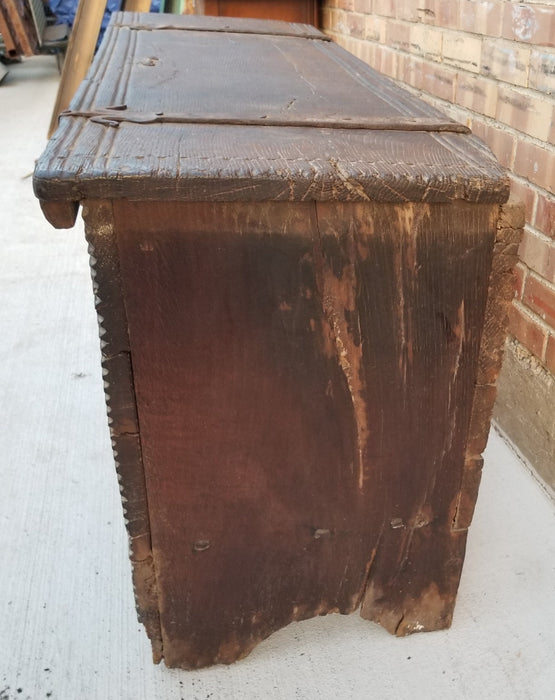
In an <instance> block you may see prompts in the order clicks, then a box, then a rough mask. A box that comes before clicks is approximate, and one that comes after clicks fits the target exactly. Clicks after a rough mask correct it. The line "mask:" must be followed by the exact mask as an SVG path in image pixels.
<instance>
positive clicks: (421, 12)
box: [416, 0, 439, 24]
mask: <svg viewBox="0 0 555 700" xmlns="http://www.w3.org/2000/svg"><path fill="white" fill-rule="evenodd" d="M416 11H417V12H418V18H419V20H420V21H421V22H424V23H426V24H438V23H439V17H438V16H436V3H435V0H421V2H419V3H418V7H417V9H416Z"/></svg>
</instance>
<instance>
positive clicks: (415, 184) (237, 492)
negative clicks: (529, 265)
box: [34, 13, 522, 668]
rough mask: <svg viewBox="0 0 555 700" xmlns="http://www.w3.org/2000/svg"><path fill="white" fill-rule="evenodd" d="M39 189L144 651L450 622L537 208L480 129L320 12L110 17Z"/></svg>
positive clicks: (207, 660) (226, 657)
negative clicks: (62, 259) (85, 256)
mask: <svg viewBox="0 0 555 700" xmlns="http://www.w3.org/2000/svg"><path fill="white" fill-rule="evenodd" d="M34 184H35V191H36V194H37V196H38V197H39V199H40V200H41V205H42V208H43V211H44V213H45V215H46V217H47V218H48V220H49V221H50V222H51V223H52V224H53V225H54V226H56V227H70V226H72V225H73V224H74V221H75V216H76V212H77V209H78V206H79V204H81V206H82V211H83V216H84V219H85V224H86V236H87V239H88V241H89V243H90V255H91V267H92V277H93V286H94V291H95V297H96V308H97V311H98V317H99V322H100V337H101V345H102V357H103V360H102V364H103V372H104V379H105V386H106V401H107V404H108V413H109V422H110V430H111V434H112V440H113V445H114V454H115V460H116V469H117V472H118V476H119V480H120V483H121V491H122V495H123V504H124V511H125V516H126V523H127V530H128V533H129V539H130V544H131V559H132V562H133V582H134V588H135V596H136V601H137V608H138V611H139V616H140V619H141V620H142V621H143V623H144V625H145V627H146V630H147V633H148V635H149V637H150V639H151V641H152V647H153V651H154V658H155V660H156V661H159V660H160V659H161V658H163V659H164V660H165V662H166V664H167V665H168V666H180V667H184V668H196V667H200V666H206V665H209V664H214V663H229V662H232V661H234V660H236V659H238V658H240V657H243V656H245V655H246V654H248V653H249V651H250V650H251V649H252V648H253V647H254V646H255V645H256V644H257V643H258V642H260V641H261V640H262V639H264V638H265V637H267V636H268V635H269V634H270V633H271V632H273V631H275V630H277V629H278V628H281V627H283V626H284V625H287V624H288V623H290V622H291V621H292V620H302V619H305V618H309V617H312V616H314V615H322V614H324V613H329V612H340V613H350V612H352V611H354V610H356V609H357V608H360V611H361V614H362V616H363V617H364V618H367V619H370V620H376V621H377V622H379V623H381V624H382V625H383V626H384V627H386V628H387V629H388V630H389V631H390V632H392V633H395V634H397V635H404V634H408V633H410V632H416V631H420V630H422V631H423V630H434V629H438V628H443V627H447V626H448V625H449V624H450V622H451V617H452V612H453V606H454V602H455V597H456V591H457V586H458V582H459V577H460V574H461V567H462V563H463V558H464V550H465V541H466V535H467V528H468V526H469V523H470V520H471V517H472V512H473V507H474V502H475V500H476V495H477V489H478V482H479V480H480V470H481V466H482V459H481V456H480V455H481V453H482V451H483V449H484V447H485V443H486V439H487V433H488V429H489V422H490V416H491V410H492V405H493V401H494V396H495V380H496V376H497V374H498V371H499V367H500V362H501V354H502V346H503V340H504V326H505V317H506V307H507V304H508V302H509V299H510V297H511V291H512V290H511V285H512V279H511V277H512V272H511V269H512V266H513V264H514V261H515V253H516V247H517V243H518V238H519V227H520V226H522V213H521V211H520V208H519V207H518V206H517V205H507V204H504V203H505V202H506V200H507V198H508V195H509V185H508V180H507V177H506V176H505V174H504V172H503V171H502V169H501V168H500V167H499V166H498V164H497V163H496V161H495V159H494V158H493V156H492V155H491V153H490V152H489V151H488V149H487V148H486V147H485V146H484V144H483V143H481V142H480V141H479V140H478V139H477V138H475V137H474V136H472V135H471V133H470V132H469V130H468V129H467V128H466V127H465V126H462V125H460V124H457V123H455V122H453V121H452V120H450V119H448V118H446V117H445V116H444V115H443V114H441V113H440V112H438V111H436V110H435V109H433V108H432V107H430V106H428V105H427V104H424V103H423V102H421V101H419V100H418V99H416V98H415V97H413V96H412V95H411V94H409V93H407V92H405V91H403V90H402V89H400V88H399V87H397V86H395V85H394V84H393V83H392V82H390V81H389V80H388V79H386V78H384V77H383V76H381V75H380V74H378V73H376V72H375V71H374V70H372V69H371V68H369V67H368V66H366V65H365V64H363V63H361V62H360V61H358V60H357V59H355V58H354V57H352V56H351V55H350V54H349V53H347V52H346V51H344V50H343V49H341V48H339V47H338V46H337V45H335V44H334V43H332V42H331V41H329V40H328V38H327V37H326V36H325V35H323V34H321V33H320V32H318V31H317V30H316V29H314V28H313V27H310V26H308V25H298V24H286V23H280V22H271V21H268V22H266V21H263V20H237V19H235V20H232V19H228V18H219V17H213V18H211V17H199V16H169V15H167V16H163V15H147V14H144V15H137V14H133V13H120V14H116V15H114V16H113V19H112V23H111V25H110V27H109V29H108V31H107V34H106V38H105V40H104V43H103V45H102V48H101V49H100V51H99V54H98V55H97V57H96V59H95V62H94V64H93V67H92V69H91V71H90V73H89V75H88V77H87V78H86V80H85V81H84V83H83V84H82V86H81V88H80V90H79V92H78V94H77V95H76V97H75V99H74V100H73V102H72V104H71V107H70V109H69V110H68V111H66V112H64V113H63V114H62V115H61V117H60V124H59V127H58V130H57V131H56V133H55V135H54V136H53V138H52V139H51V141H50V142H49V145H48V147H47V149H46V151H45V152H44V154H43V155H42V157H41V158H40V160H39V162H38V164H37V168H36V172H35V179H34Z"/></svg>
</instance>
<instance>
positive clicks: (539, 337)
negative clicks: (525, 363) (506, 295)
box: [509, 301, 547, 360]
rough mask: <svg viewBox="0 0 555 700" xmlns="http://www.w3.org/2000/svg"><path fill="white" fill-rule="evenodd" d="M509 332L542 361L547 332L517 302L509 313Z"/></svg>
mask: <svg viewBox="0 0 555 700" xmlns="http://www.w3.org/2000/svg"><path fill="white" fill-rule="evenodd" d="M509 331H510V333H511V334H512V335H514V337H515V338H516V339H517V340H518V341H519V342H520V343H522V345H524V347H526V348H527V349H528V350H529V351H530V352H531V353H532V354H533V355H535V356H536V357H538V358H539V359H540V360H542V359H543V357H544V348H545V344H546V341H547V330H546V328H545V327H544V326H542V325H541V323H539V322H538V321H537V320H536V319H535V318H534V315H533V314H532V313H531V312H529V311H527V310H526V308H525V307H524V306H523V304H521V303H520V302H518V301H515V302H513V304H512V306H511V309H510V311H509Z"/></svg>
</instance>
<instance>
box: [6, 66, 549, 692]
mask: <svg viewBox="0 0 555 700" xmlns="http://www.w3.org/2000/svg"><path fill="white" fill-rule="evenodd" d="M57 81H58V74H57V71H56V63H55V59H54V58H53V57H37V58H33V59H29V60H26V61H24V62H23V63H22V64H21V65H15V66H10V72H9V75H8V76H6V78H5V80H4V82H3V84H2V85H1V86H0V107H1V109H0V125H1V126H0V204H1V209H0V211H1V216H2V226H1V227H0V236H1V245H0V302H1V303H0V328H1V336H0V357H1V361H0V397H1V407H2V420H1V421H0V484H1V486H2V487H1V488H0V553H1V559H0V561H1V566H0V592H1V596H0V611H1V612H0V623H1V624H0V700H8V699H10V700H12V699H15V698H18V699H20V700H23V699H24V698H29V699H32V700H36V699H37V698H46V697H51V698H61V699H63V700H66V699H67V700H73V699H74V698H79V699H82V700H97V699H98V700H141V699H145V700H152V699H160V700H166V699H168V700H170V699H171V700H174V699H176V700H177V699H179V698H186V699H187V700H201V699H202V700H205V699H208V698H213V699H223V700H226V699H228V698H229V699H230V700H251V699H252V700H259V699H261V698H270V699H274V698H275V699H276V700H293V699H302V700H304V699H306V700H312V699H313V698H321V699H322V700H327V699H329V700H338V699H340V700H342V699H346V700H348V699H351V698H352V699H355V700H358V699H361V700H362V699H366V698H377V699H378V700H382V699H386V700H387V699H391V700H398V699H399V700H404V699H407V700H408V699H409V698H410V699H411V700H414V699H415V698H416V699H418V698H427V699H436V698H437V699H438V700H439V699H440V698H442V699H443V698H449V699H451V698H454V699H459V698H460V699H464V700H484V699H486V700H487V699H489V698H491V699H495V700H498V699H503V700H510V699H512V698H516V699H519V700H520V699H530V700H550V699H551V698H553V697H555V690H554V688H555V507H554V504H553V502H552V501H551V500H550V499H549V498H548V497H547V495H546V494H545V492H544V491H542V489H541V488H540V487H539V486H538V484H537V483H536V481H535V480H534V479H533V478H532V476H531V475H530V473H529V472H528V471H527V469H526V468H525V467H524V466H523V465H522V464H521V463H520V461H519V460H518V459H517V458H516V457H515V454H514V453H513V452H512V451H511V449H510V448H509V447H508V446H507V444H506V443H505V442H504V441H503V440H502V439H501V438H500V437H499V436H498V435H497V434H495V433H493V434H492V435H491V438H490V442H489V445H488V449H487V454H486V466H485V472H484V478H483V482H482V488H481V492H480V497H479V501H478V507H477V511H476V517H475V520H474V523H473V525H472V528H471V531H470V537H469V543H468V553H467V560H466V563H465V568H464V573H463V578H462V582H461V587H460V592H459V600H458V606H457V610H456V614H455V619H454V624H453V627H452V628H451V629H450V630H448V631H445V632H436V633H431V634H424V635H414V636H412V637H408V638H405V639H396V638H394V637H391V636H389V635H388V634H387V633H386V632H385V631H384V630H382V629H381V628H380V627H378V626H377V625H374V624H371V623H369V622H365V621H363V620H361V619H360V618H359V617H358V616H357V615H351V616H349V617H342V616H339V615H330V616H328V617H326V618H318V619H315V620H310V621H307V622H303V623H296V624H292V625H290V626H289V627H287V628H286V629H284V630H282V631H280V632H278V633H277V634H275V635H274V636H272V637H270V638H269V639H268V640H267V641H266V642H264V643H262V644H261V645H260V646H259V647H258V648H257V649H256V650H255V651H254V652H253V653H252V654H251V656H249V657H248V658H247V659H245V660H244V661H242V662H239V663H237V664H235V665H233V666H230V667H216V668H212V669H207V670H204V671H199V672H186V671H177V670H168V669H166V668H165V667H164V666H163V665H162V666H153V665H152V663H151V660H150V650H149V645H148V642H147V640H146V637H145V634H144V632H143V630H142V628H141V626H140V625H139V624H138V623H137V621H136V617H135V611H134V606H133V597H132V591H131V579H130V567H129V563H128V560H127V545H126V539H125V532H124V527H123V518H122V513H121V506H120V503H119V493H118V488H117V483H116V478H115V473H114V469H113V464H112V455H111V451H110V444H109V440H108V433H107V427H106V419H105V411H104V400H103V394H102V381H101V375H100V366H99V351H98V339H97V328H96V318H95V314H94V309H93V299H92V291H91V285H90V279H89V271H88V260H87V253H86V246H85V243H84V238H83V233H82V226H81V224H79V225H78V226H77V227H76V228H75V229H73V230H71V231H55V230H53V229H52V228H51V227H50V226H49V225H48V224H47V223H46V221H45V220H44V219H43V218H42V215H41V212H40V209H39V206H38V202H37V201H36V200H35V199H34V197H33V194H32V191H31V180H30V179H29V177H28V175H29V174H30V173H31V171H32V169H33V161H34V158H36V157H37V156H38V155H39V154H40V152H41V150H42V148H43V146H44V143H45V133H46V129H47V126H48V122H49V118H50V110H51V108H52V105H53V103H54V97H55V91H56V86H57Z"/></svg>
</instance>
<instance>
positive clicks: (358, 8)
mask: <svg viewBox="0 0 555 700" xmlns="http://www.w3.org/2000/svg"><path fill="white" fill-rule="evenodd" d="M372 9H373V8H372V0H354V2H353V10H354V11H355V12H361V13H363V14H370V13H371V12H372Z"/></svg>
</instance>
